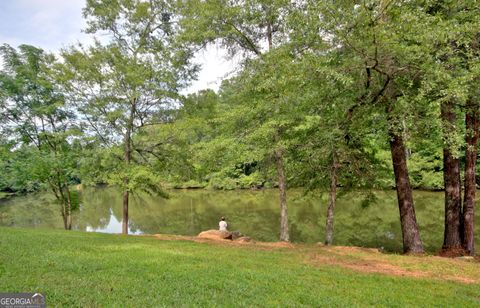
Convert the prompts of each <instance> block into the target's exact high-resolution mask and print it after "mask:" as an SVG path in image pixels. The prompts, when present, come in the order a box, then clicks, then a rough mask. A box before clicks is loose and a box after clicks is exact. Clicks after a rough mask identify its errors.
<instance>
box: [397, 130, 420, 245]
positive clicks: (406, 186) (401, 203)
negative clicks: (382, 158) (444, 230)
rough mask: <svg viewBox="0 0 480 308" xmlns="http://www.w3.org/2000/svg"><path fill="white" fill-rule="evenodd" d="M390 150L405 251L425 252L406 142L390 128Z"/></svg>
mask: <svg viewBox="0 0 480 308" xmlns="http://www.w3.org/2000/svg"><path fill="white" fill-rule="evenodd" d="M390 150H391V153H392V162H393V172H394V173H395V184H396V188H397V199H398V208H399V211H400V223H401V226H402V236H403V252H404V253H423V252H424V251H423V245H422V241H421V239H420V232H419V231H418V225H417V218H416V216H415V208H414V204H413V195H412V188H411V186H410V179H409V175H408V167H407V156H406V151H405V144H404V142H403V138H402V136H401V135H399V134H397V133H394V132H392V131H391V130H390Z"/></svg>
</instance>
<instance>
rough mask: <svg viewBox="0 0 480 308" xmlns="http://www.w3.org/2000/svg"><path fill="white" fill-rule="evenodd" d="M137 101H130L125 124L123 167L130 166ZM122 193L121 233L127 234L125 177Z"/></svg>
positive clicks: (127, 194) (126, 185) (127, 182)
mask: <svg viewBox="0 0 480 308" xmlns="http://www.w3.org/2000/svg"><path fill="white" fill-rule="evenodd" d="M136 103H137V100H136V99H135V98H134V99H132V101H131V105H130V115H129V118H128V122H127V130H126V132H125V138H124V143H125V145H124V151H125V152H124V161H125V165H126V166H127V169H128V167H129V166H130V161H131V159H132V131H133V117H134V116H135V111H136ZM123 184H124V186H125V187H124V191H123V219H122V233H123V234H128V201H129V195H130V192H129V188H128V184H129V178H128V176H125V178H124V179H123Z"/></svg>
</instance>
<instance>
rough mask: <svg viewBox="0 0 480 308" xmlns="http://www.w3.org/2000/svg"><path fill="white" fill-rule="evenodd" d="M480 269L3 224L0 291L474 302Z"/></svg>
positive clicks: (87, 300)
mask: <svg viewBox="0 0 480 308" xmlns="http://www.w3.org/2000/svg"><path fill="white" fill-rule="evenodd" d="M479 279H480V263H478V262H472V261H470V262H469V261H463V260H450V259H441V258H437V257H406V256H398V255H384V254H380V253H376V252H373V251H370V250H362V249H355V248H351V249H350V248H342V247H338V248H335V247H333V248H327V247H322V246H317V245H296V246H294V248H274V247H269V246H262V245H261V244H257V245H227V244H218V243H201V242H194V241H186V240H160V239H158V238H154V237H137V236H120V235H108V234H94V233H83V232H76V231H70V232H66V231H58V230H38V229H16V228H0V292H41V293H43V294H45V295H46V296H47V306H116V307H131V306H205V307H211V306H282V307H285V306H302V305H303V306H339V307H345V306H389V307H392V306H395V307H405V306H447V305H448V306H456V307H459V306H463V307H465V306H471V307H474V306H476V307H478V306H479V305H480V284H479V282H480V281H479Z"/></svg>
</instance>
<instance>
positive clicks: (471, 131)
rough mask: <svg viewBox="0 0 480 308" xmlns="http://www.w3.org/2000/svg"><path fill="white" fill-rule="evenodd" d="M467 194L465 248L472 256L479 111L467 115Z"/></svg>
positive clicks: (465, 198)
mask: <svg viewBox="0 0 480 308" xmlns="http://www.w3.org/2000/svg"><path fill="white" fill-rule="evenodd" d="M465 126H466V132H465V141H466V144H467V148H466V150H465V184H464V185H465V193H464V202H463V248H464V249H465V251H466V252H467V253H468V254H470V255H472V256H473V255H475V241H474V222H475V192H476V178H475V172H476V165H477V147H478V137H479V133H478V128H479V115H478V111H467V113H466V115H465Z"/></svg>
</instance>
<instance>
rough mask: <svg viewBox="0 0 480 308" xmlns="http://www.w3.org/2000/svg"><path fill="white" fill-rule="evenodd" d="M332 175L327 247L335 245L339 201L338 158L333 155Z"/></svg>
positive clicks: (326, 237) (326, 232) (326, 234)
mask: <svg viewBox="0 0 480 308" xmlns="http://www.w3.org/2000/svg"><path fill="white" fill-rule="evenodd" d="M332 155H333V157H332V173H331V175H330V194H329V197H328V209H327V224H326V230H325V245H332V243H333V217H334V211H335V204H336V200H337V167H338V166H337V157H336V153H335V151H334V152H333V153H332Z"/></svg>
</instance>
